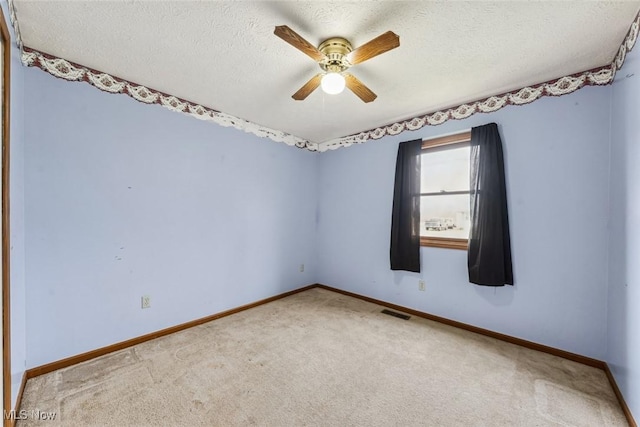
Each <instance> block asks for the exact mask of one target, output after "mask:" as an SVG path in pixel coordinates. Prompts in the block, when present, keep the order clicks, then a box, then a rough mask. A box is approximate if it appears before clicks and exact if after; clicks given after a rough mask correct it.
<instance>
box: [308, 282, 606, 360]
mask: <svg viewBox="0 0 640 427" xmlns="http://www.w3.org/2000/svg"><path fill="white" fill-rule="evenodd" d="M317 287H319V288H322V289H327V290H329V291H333V292H338V293H340V294H343V295H347V296H350V297H354V298H359V299H361V300H364V301H367V302H371V303H373V304H378V305H382V306H384V307H388V308H392V309H394V310H397V311H402V312H404V313H407V314H411V315H413V316H416V317H422V318H423V319H428V320H433V321H435V322H438V323H443V324H445V325H449V326H453V327H456V328H460V329H464V330H467V331H470V332H475V333H476V334H480V335H485V336H488V337H491V338H495V339H498V340H501V341H506V342H508V343H511V344H516V345H519V346H522V347H526V348H529V349H531V350H537V351H541V352H543V353H549V354H552V355H554V356H559V357H563V358H565V359H569V360H573V361H574V362H578V363H582V364H584V365H588V366H593V367H594V368H599V369H604V366H605V362H603V361H601V360H597V359H592V358H590V357H586V356H582V355H580V354H576V353H571V352H569V351H564V350H560V349H557V348H554V347H549V346H546V345H543V344H538V343H535V342H533V341H527V340H524V339H521V338H516V337H512V336H511V335H505V334H501V333H499V332H494V331H491V330H489V329H483V328H479V327H477V326H473V325H469V324H467V323H462V322H458V321H457V320H451V319H447V318H445V317H440V316H436V315H434V314H429V313H425V312H422V311H418V310H414V309H412V308H407V307H403V306H401V305H397V304H392V303H389V302H386V301H382V300H378V299H375V298H370V297H367V296H364V295H360V294H355V293H353V292H349V291H344V290H342V289H337V288H332V287H331V286H327V285H320V284H319V285H317Z"/></svg>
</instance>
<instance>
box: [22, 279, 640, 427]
mask: <svg viewBox="0 0 640 427" xmlns="http://www.w3.org/2000/svg"><path fill="white" fill-rule="evenodd" d="M313 288H321V289H325V290H328V291H332V292H336V293H340V294H343V295H347V296H350V297H353V298H358V299H360V300H363V301H367V302H370V303H373V304H377V305H381V306H383V307H388V308H391V309H393V310H397V311H401V312H404V313H407V314H411V315H413V316H416V317H422V318H424V319H428V320H433V321H435V322H438V323H442V324H445V325H449V326H453V327H456V328H459V329H464V330H467V331H470V332H474V333H477V334H480V335H485V336H488V337H491V338H495V339H498V340H501V341H505V342H508V343H511V344H515V345H519V346H522V347H525V348H528V349H531V350H537V351H541V352H543V353H548V354H551V355H554V356H558V357H562V358H564V359H568V360H572V361H574V362H578V363H582V364H584V365H588V366H592V367H594V368H599V369H602V370H603V371H604V372H605V374H606V376H607V378H608V379H609V383H610V384H611V387H612V388H613V392H614V393H615V395H616V397H617V398H618V402H619V403H620V406H621V408H622V411H623V413H624V415H625V417H626V418H627V421H628V422H629V426H631V427H638V425H637V424H636V422H635V419H634V418H633V415H632V414H631V411H630V410H629V407H628V406H627V403H626V401H625V400H624V396H623V395H622V393H621V392H620V389H619V388H618V384H617V383H616V380H615V378H614V376H613V374H612V373H611V370H610V369H609V365H608V364H607V363H606V362H603V361H601V360H597V359H593V358H590V357H586V356H582V355H580V354H576V353H571V352H568V351H565V350H560V349H557V348H554V347H549V346H546V345H543V344H538V343H535V342H532V341H527V340H524V339H521V338H516V337H512V336H510V335H505V334H501V333H499V332H494V331H491V330H489V329H484V328H479V327H477V326H473V325H469V324H467V323H463V322H458V321H456V320H451V319H447V318H445V317H440V316H436V315H433V314H429V313H425V312H422V311H418V310H414V309H411V308H408V307H403V306H401V305H397V304H392V303H389V302H386V301H382V300H378V299H375V298H371V297H368V296H365V295H360V294H356V293H353V292H349V291H345V290H342V289H338V288H333V287H331V286H327V285H322V284H319V283H316V284H313V285H309V286H304V287H302V288H299V289H294V290H293V291H288V292H284V293H282V294H278V295H274V296H272V297H269V298H265V299H262V300H259V301H256V302H252V303H250V304H246V305H242V306H240V307H236V308H232V309H230V310H226V311H222V312H220V313H216V314H213V315H211V316H206V317H202V318H200V319H196V320H192V321H190V322H186V323H182V324H180V325H176V326H172V327H169V328H166V329H162V330H160V331H156V332H152V333H150V334H146V335H142V336H139V337H136V338H132V339H130V340H126V341H122V342H119V343H116V344H112V345H109V346H106V347H101V348H98V349H96V350H92V351H88V352H86V353H82V354H78V355H76V356H71V357H67V358H66V359H62V360H58V361H56V362H51V363H48V364H46V365H42V366H37V367H35V368H31V369H27V371H26V372H25V373H24V374H23V376H22V383H21V384H20V390H19V391H18V397H17V400H16V405H15V410H16V412H17V411H19V410H20V405H21V403H22V395H23V393H24V388H25V385H26V382H27V380H28V379H29V378H33V377H37V376H39V375H43V374H46V373H49V372H53V371H56V370H58V369H62V368H67V367H69V366H72V365H75V364H77V363H82V362H85V361H87V360H91V359H94V358H96V357H100V356H103V355H105V354H108V353H112V352H114V351H118V350H122V349H125V348H127V347H131V346H134V345H137V344H141V343H143V342H146V341H150V340H152V339H155V338H160V337H162V336H165V335H169V334H173V333H175V332H180V331H183V330H185V329H188V328H192V327H194V326H198V325H201V324H203V323H207V322H210V321H212V320H216V319H220V318H222V317H226V316H230V315H232V314H235V313H239V312H241V311H244V310H248V309H250V308H254V307H257V306H260V305H263V304H267V303H269V302H272V301H276V300H279V299H281V298H285V297H288V296H290V295H294V294H297V293H299V292H304V291H307V290H309V289H313ZM10 425H11V426H12V427H13V426H14V425H15V420H12V421H11V424H10Z"/></svg>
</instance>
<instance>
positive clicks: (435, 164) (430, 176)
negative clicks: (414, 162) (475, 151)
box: [420, 146, 471, 193]
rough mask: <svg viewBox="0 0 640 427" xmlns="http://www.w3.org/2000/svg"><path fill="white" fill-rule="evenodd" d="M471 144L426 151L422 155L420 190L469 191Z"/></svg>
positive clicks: (428, 191) (426, 191)
mask: <svg viewBox="0 0 640 427" xmlns="http://www.w3.org/2000/svg"><path fill="white" fill-rule="evenodd" d="M470 150H471V148H470V147H469V146H462V147H458V148H453V149H450V150H442V151H433V152H429V151H426V152H425V153H424V154H423V155H422V157H421V166H420V169H421V171H422V176H421V179H420V192H422V193H439V192H441V191H469V157H470V154H471V151H470Z"/></svg>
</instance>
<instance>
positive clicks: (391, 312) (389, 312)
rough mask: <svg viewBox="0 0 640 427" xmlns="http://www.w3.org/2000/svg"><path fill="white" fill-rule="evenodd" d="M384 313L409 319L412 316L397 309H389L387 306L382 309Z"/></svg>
mask: <svg viewBox="0 0 640 427" xmlns="http://www.w3.org/2000/svg"><path fill="white" fill-rule="evenodd" d="M382 313H384V314H388V315H389V316H393V317H397V318H398V319H403V320H409V319H411V316H407V315H406V314H402V313H398V312H396V311H391V310H387V309H386V308H385V309H384V310H382Z"/></svg>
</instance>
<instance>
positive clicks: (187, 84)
mask: <svg viewBox="0 0 640 427" xmlns="http://www.w3.org/2000/svg"><path fill="white" fill-rule="evenodd" d="M14 6H15V10H16V15H17V18H18V22H19V26H20V31H21V34H22V41H23V43H24V45H25V46H26V47H29V48H32V49H35V50H38V51H40V52H44V53H48V54H52V55H55V56H57V57H60V58H64V59H67V60H69V61H72V62H75V63H78V64H81V65H84V66H86V67H89V68H93V69H96V70H100V71H103V72H106V73H109V74H111V75H113V76H116V77H120V78H123V79H126V80H129V81H131V82H135V83H138V84H142V85H145V86H147V87H149V88H153V89H156V90H158V91H161V92H164V93H167V94H170V95H175V96H177V97H179V98H182V99H185V100H188V101H192V102H195V103H198V104H201V105H203V106H206V107H210V108H212V109H215V110H218V111H222V112H224V113H227V114H231V115H234V116H237V117H240V118H243V119H246V120H249V121H252V122H254V123H257V124H260V125H263V126H266V127H269V128H272V129H277V130H281V131H284V132H287V133H290V134H293V135H296V136H298V137H301V138H304V139H307V140H310V141H314V142H324V141H329V140H332V139H334V138H338V137H343V136H346V135H351V134H354V133H358V132H361V131H365V130H369V129H372V128H375V127H378V126H382V125H386V124H389V123H393V122H395V121H399V120H402V119H406V118H410V117H413V116H417V115H421V114H426V113H429V112H433V111H436V110H439V109H443V108H447V107H452V106H457V105H459V104H462V103H465V102H469V101H475V100H479V99H482V98H486V97H488V96H491V95H497V94H501V93H504V92H507V91H510V90H514V89H518V88H521V87H524V86H527V85H532V84H536V83H542V82H545V81H549V80H552V79H555V78H559V77H562V76H565V75H570V74H573V73H576V72H581V71H585V70H589V69H592V68H596V67H599V66H603V65H607V64H609V63H611V61H612V59H613V58H614V56H615V54H616V53H617V51H618V48H619V47H620V44H621V42H622V41H623V39H624V37H625V35H626V33H627V31H628V30H629V26H630V24H631V23H632V21H633V19H634V18H635V16H636V14H637V13H638V9H639V8H640V2H639V1H621V2H614V1H599V2H598V1H536V2H525V1H521V2H515V1H514V2H504V1H503V2H489V1H472V2H453V1H437V2H436V1H423V2H418V1H377V2H369V1H368V2H325V1H314V2H298V1H296V2H293V1H283V2H273V1H184V0H182V1H179V0H174V1H95V0H80V1H78V0H75V1H51V0H48V1H33V0H15V1H14ZM276 25H288V26H289V27H291V28H292V29H293V30H294V31H296V32H298V33H299V34H300V35H301V36H303V37H304V38H306V39H307V40H308V41H309V42H311V43H312V44H314V45H318V44H320V42H322V41H323V40H325V39H327V38H329V37H334V36H341V37H345V38H347V39H348V40H350V41H351V43H352V44H353V45H354V47H357V46H359V45H362V44H364V43H366V42H367V41H369V40H370V39H372V38H374V37H376V36H378V35H380V34H382V33H384V32H386V31H388V30H391V31H393V32H395V33H396V34H398V35H399V36H400V47H398V48H397V49H394V50H392V51H389V52H387V53H385V54H382V55H380V56H378V57H375V58H373V59H371V60H369V61H367V62H365V63H362V64H359V65H356V66H354V67H353V68H351V69H350V71H351V72H352V74H354V75H355V76H356V77H358V78H360V80H362V81H363V82H364V83H365V84H366V85H367V86H368V87H369V88H371V89H372V90H373V91H374V92H375V93H376V94H377V95H378V98H377V99H376V100H375V101H374V102H372V103H369V104H365V103H363V102H362V101H360V99H359V98H357V97H356V96H355V95H354V94H353V93H351V92H349V91H347V90H345V92H343V93H342V94H340V95H326V94H324V93H323V92H322V91H321V90H320V89H317V90H316V91H315V92H313V93H312V94H311V95H310V96H309V97H308V98H307V99H306V100H305V101H294V100H293V99H292V98H291V95H292V94H293V93H294V92H295V91H296V90H298V88H300V87H301V86H302V85H303V84H304V83H305V82H306V81H307V80H308V79H310V78H311V77H312V76H313V75H315V74H316V73H317V72H319V71H320V69H319V67H318V66H317V64H316V63H315V62H314V61H313V60H312V59H310V58H309V57H307V56H306V55H304V54H303V53H301V52H300V51H298V50H296V49H295V48H293V47H292V46H290V45H289V44H287V43H285V42H284V41H283V40H281V39H279V38H278V37H276V36H275V35H273V30H274V27H275V26H276Z"/></svg>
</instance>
